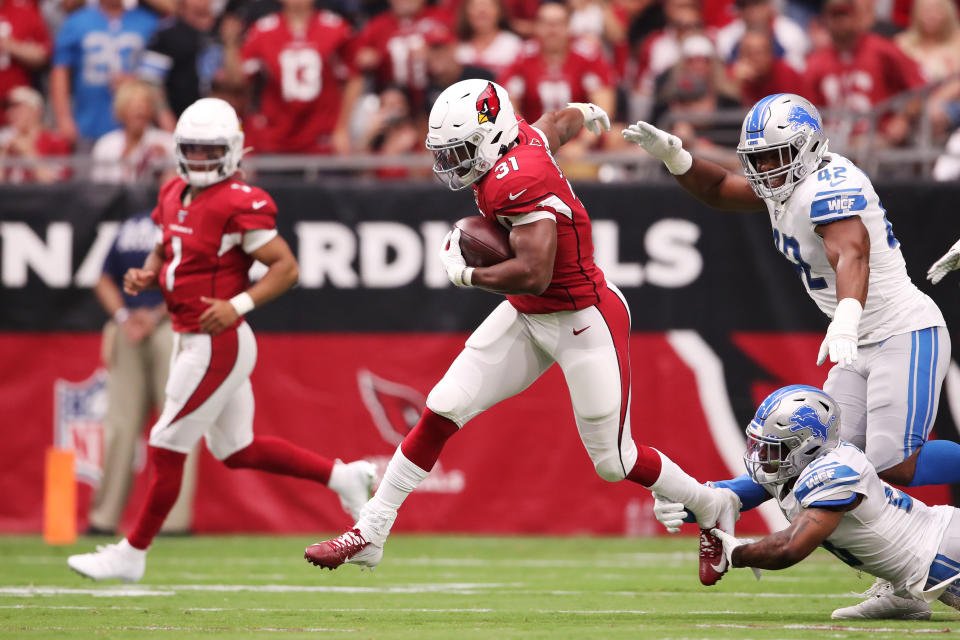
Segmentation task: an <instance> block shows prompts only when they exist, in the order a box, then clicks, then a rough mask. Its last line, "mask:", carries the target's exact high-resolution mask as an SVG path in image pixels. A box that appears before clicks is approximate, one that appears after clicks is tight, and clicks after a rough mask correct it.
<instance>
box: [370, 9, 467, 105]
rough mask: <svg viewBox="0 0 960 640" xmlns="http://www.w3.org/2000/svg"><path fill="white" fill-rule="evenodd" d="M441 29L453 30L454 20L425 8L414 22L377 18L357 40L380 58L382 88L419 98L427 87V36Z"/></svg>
mask: <svg viewBox="0 0 960 640" xmlns="http://www.w3.org/2000/svg"><path fill="white" fill-rule="evenodd" d="M440 27H447V28H452V27H453V18H452V17H451V15H450V14H449V13H447V12H446V11H445V10H443V9H440V8H438V7H424V8H423V9H421V10H420V12H419V13H418V14H417V15H415V16H413V17H411V18H399V17H397V15H396V14H395V13H393V12H392V11H386V12H384V13H381V14H380V15H377V16H374V17H373V18H372V19H371V20H370V22H368V23H367V25H366V26H365V27H364V28H363V30H362V31H361V32H360V34H359V35H358V36H357V42H356V46H357V49H360V48H371V49H375V50H376V51H377V53H378V54H380V64H379V65H378V66H377V67H376V68H375V69H374V70H373V71H375V72H376V77H377V85H378V88H380V89H382V88H384V87H387V86H389V85H398V86H400V87H402V88H404V89H406V90H407V91H408V93H412V94H417V93H420V92H422V91H423V89H424V88H425V87H426V86H427V63H426V59H425V58H424V55H423V49H424V48H425V46H426V42H425V41H424V39H423V34H425V33H429V32H431V31H433V30H435V29H438V28H440Z"/></svg>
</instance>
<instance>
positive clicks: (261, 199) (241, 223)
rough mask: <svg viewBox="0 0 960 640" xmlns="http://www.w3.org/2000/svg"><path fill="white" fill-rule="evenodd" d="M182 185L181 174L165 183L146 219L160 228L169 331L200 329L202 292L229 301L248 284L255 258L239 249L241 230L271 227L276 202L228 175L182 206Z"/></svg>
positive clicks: (163, 287) (205, 305)
mask: <svg viewBox="0 0 960 640" xmlns="http://www.w3.org/2000/svg"><path fill="white" fill-rule="evenodd" d="M186 188H187V183H186V182H184V181H183V180H182V179H181V178H174V179H172V180H170V181H169V182H167V183H166V184H165V185H163V186H162V187H161V188H160V197H159V198H158V201H157V206H156V208H155V209H154V210H153V213H152V214H151V216H150V217H151V218H153V221H154V222H155V223H156V224H157V225H158V226H159V227H160V228H161V229H162V230H163V267H162V268H161V269H160V278H159V279H160V290H161V291H162V292H163V299H164V300H165V301H166V303H167V309H169V310H170V317H171V318H172V319H173V329H174V331H180V332H199V331H200V323H199V321H198V319H199V318H200V314H201V313H203V312H204V311H206V309H207V307H208V305H207V304H205V303H203V302H201V301H200V296H206V297H208V298H220V299H224V300H229V299H230V298H232V297H233V296H235V295H237V294H238V293H243V292H244V291H246V290H247V288H248V287H249V286H250V279H249V276H248V275H247V272H248V271H250V266H251V265H252V264H253V258H252V257H250V255H249V254H247V253H245V252H244V250H243V239H244V233H245V232H247V231H256V230H258V229H263V230H271V229H275V228H276V218H277V205H275V204H274V202H273V198H271V197H270V195H269V194H267V192H266V191H264V190H263V189H259V188H257V187H251V186H250V185H247V184H245V183H243V182H241V181H240V180H237V179H234V178H230V179H227V180H224V181H223V182H218V183H217V184H215V185H212V186H210V187H207V188H206V189H204V190H203V191H201V192H200V194H199V195H197V196H196V197H195V198H194V199H193V201H192V202H191V203H190V205H189V206H186V207H185V206H183V200H182V196H183V192H184V190H185V189H186ZM240 322H241V321H240V320H237V323H236V324H235V325H234V327H235V326H236V325H238V324H240ZM231 328H233V327H231Z"/></svg>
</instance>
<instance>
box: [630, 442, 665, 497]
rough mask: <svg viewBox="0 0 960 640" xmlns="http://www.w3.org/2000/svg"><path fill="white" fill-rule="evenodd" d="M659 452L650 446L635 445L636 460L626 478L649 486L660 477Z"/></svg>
mask: <svg viewBox="0 0 960 640" xmlns="http://www.w3.org/2000/svg"><path fill="white" fill-rule="evenodd" d="M660 466H661V463H660V454H659V453H657V450H656V449H653V448H652V447H646V446H644V445H637V462H636V464H634V465H633V469H630V473H628V474H627V480H630V481H631V482H636V483H637V484H642V485H643V486H645V487H649V486H650V485H652V484H653V483H654V482H656V481H657V478H659V477H660Z"/></svg>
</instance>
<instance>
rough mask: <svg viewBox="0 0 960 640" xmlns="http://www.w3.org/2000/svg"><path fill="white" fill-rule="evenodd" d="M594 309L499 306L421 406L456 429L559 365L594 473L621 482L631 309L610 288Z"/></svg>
mask: <svg viewBox="0 0 960 640" xmlns="http://www.w3.org/2000/svg"><path fill="white" fill-rule="evenodd" d="M607 286H608V289H609V290H608V291H607V292H606V293H605V294H603V296H602V298H601V302H600V304H598V305H595V306H591V307H588V308H586V309H580V310H578V311H560V312H556V313H544V314H524V313H519V312H518V311H517V310H516V309H514V308H513V306H511V305H510V303H509V302H507V301H504V302H502V303H501V304H500V305H499V306H498V307H497V308H496V309H494V310H493V312H492V313H491V314H490V315H489V316H487V318H486V320H484V321H483V323H482V324H481V325H480V326H479V327H477V329H476V331H474V332H473V334H472V335H471V336H470V338H469V339H467V342H466V344H465V348H464V350H463V351H462V352H461V353H460V355H459V356H457V358H456V359H455V360H454V361H453V364H452V365H450V369H449V370H448V371H447V373H446V374H445V375H444V376H443V379H441V380H440V382H438V383H437V385H436V386H435V387H434V388H433V390H432V391H431V392H430V394H429V396H428V397H427V408H429V409H430V410H431V411H433V412H434V413H437V414H439V415H441V416H443V417H445V418H448V419H450V420H452V421H453V422H455V423H456V424H457V425H458V426H460V427H462V426H463V425H464V424H466V423H467V422H468V421H469V420H470V419H471V418H473V417H474V416H476V415H477V414H479V413H481V412H482V411H484V410H486V409H488V408H490V407H492V406H493V405H495V404H497V403H498V402H500V401H501V400H505V399H507V398H510V397H512V396H514V395H516V394H518V393H520V392H521V391H523V390H524V389H526V388H527V387H528V386H530V385H531V384H532V383H533V382H534V380H536V379H537V378H539V377H540V375H541V374H542V373H543V372H544V371H546V370H547V369H549V368H550V367H551V366H552V365H553V363H554V362H556V363H557V364H559V365H560V368H561V369H562V370H563V375H564V377H565V378H566V381H567V388H568V389H569V390H570V400H571V401H572V403H573V412H574V415H575V417H576V422H577V429H578V430H579V432H580V439H581V441H582V442H583V446H584V447H585V448H586V449H587V453H588V454H589V455H590V459H591V460H592V461H593V465H594V468H595V469H596V471H597V474H599V475H600V477H602V478H603V479H604V480H608V481H611V482H614V481H617V480H622V479H623V478H624V477H626V475H627V474H628V473H629V472H630V470H631V469H632V468H633V465H634V463H635V462H636V460H637V447H636V445H635V444H634V442H633V438H632V437H631V435H630V310H629V308H628V306H627V302H626V300H625V299H624V298H623V295H622V294H621V293H620V291H619V290H618V289H616V288H615V287H614V286H613V285H610V284H608V285H607Z"/></svg>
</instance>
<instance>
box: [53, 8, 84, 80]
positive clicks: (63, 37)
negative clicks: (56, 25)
mask: <svg viewBox="0 0 960 640" xmlns="http://www.w3.org/2000/svg"><path fill="white" fill-rule="evenodd" d="M82 17H83V16H82V15H72V16H68V17H67V19H66V20H65V21H64V23H63V26H62V27H60V33H58V34H57V41H56V44H55V45H54V49H53V66H54V67H71V68H73V67H76V66H77V65H78V64H79V61H80V33H79V31H80V26H79V25H78V21H79V20H81V19H82Z"/></svg>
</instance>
